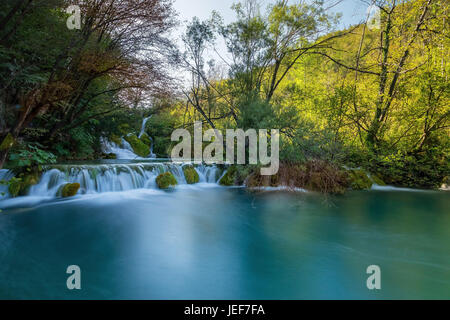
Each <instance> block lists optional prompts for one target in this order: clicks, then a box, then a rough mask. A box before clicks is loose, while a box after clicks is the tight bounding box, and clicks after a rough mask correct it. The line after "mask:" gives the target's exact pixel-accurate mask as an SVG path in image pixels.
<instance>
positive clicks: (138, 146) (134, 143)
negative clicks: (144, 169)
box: [124, 134, 150, 158]
mask: <svg viewBox="0 0 450 320" xmlns="http://www.w3.org/2000/svg"><path fill="white" fill-rule="evenodd" d="M124 139H125V140H126V141H127V142H128V143H129V144H130V145H131V148H133V152H134V153H135V154H137V155H138V156H140V157H143V158H145V157H147V156H148V155H149V154H150V147H149V146H148V145H146V144H145V143H143V142H142V141H141V140H140V139H139V138H138V137H137V136H136V135H135V134H130V135H127V136H125V137H124Z"/></svg>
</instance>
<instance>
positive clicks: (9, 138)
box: [0, 133, 14, 150]
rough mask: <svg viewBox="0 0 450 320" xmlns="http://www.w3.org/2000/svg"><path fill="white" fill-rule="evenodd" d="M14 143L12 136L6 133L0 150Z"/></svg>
mask: <svg viewBox="0 0 450 320" xmlns="http://www.w3.org/2000/svg"><path fill="white" fill-rule="evenodd" d="M13 145H14V138H13V136H12V134H11V133H8V135H7V136H6V137H5V139H3V141H2V143H1V144H0V150H6V149H9V148H11V147H12V146H13Z"/></svg>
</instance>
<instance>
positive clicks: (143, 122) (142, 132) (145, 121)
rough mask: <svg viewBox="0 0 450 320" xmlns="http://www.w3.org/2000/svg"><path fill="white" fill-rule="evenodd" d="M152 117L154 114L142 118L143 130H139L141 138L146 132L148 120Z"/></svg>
mask: <svg viewBox="0 0 450 320" xmlns="http://www.w3.org/2000/svg"><path fill="white" fill-rule="evenodd" d="M151 118H152V116H149V117H147V118H144V120H142V126H141V131H140V132H139V138H140V137H142V135H143V134H144V133H145V125H146V124H147V121H148V120H150V119H151Z"/></svg>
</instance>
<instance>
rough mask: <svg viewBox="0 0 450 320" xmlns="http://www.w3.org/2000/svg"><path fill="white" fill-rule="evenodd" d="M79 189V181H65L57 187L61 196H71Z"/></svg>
mask: <svg viewBox="0 0 450 320" xmlns="http://www.w3.org/2000/svg"><path fill="white" fill-rule="evenodd" d="M79 189H80V184H79V183H66V184H65V185H63V186H62V187H61V188H60V189H59V193H60V194H61V196H62V197H63V198H67V197H73V196H74V195H76V194H77V192H78V190H79Z"/></svg>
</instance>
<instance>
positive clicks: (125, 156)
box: [101, 116, 156, 160]
mask: <svg viewBox="0 0 450 320" xmlns="http://www.w3.org/2000/svg"><path fill="white" fill-rule="evenodd" d="M151 117H152V116H149V117H147V118H144V119H143V120H142V125H141V130H140V132H139V136H138V137H139V138H141V137H142V135H143V134H144V133H145V126H146V124H147V121H148V120H150V119H151ZM149 138H150V141H151V146H150V154H149V156H148V157H147V158H142V157H139V156H138V155H137V154H135V153H134V151H133V148H132V147H131V145H130V144H129V143H128V141H126V140H125V139H124V138H122V142H121V144H120V145H117V144H116V143H114V142H111V141H109V140H108V139H106V138H101V144H102V150H103V152H104V153H114V154H115V155H116V159H121V160H133V159H136V160H144V159H153V158H156V155H155V154H154V153H153V139H152V138H151V137H149Z"/></svg>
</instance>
